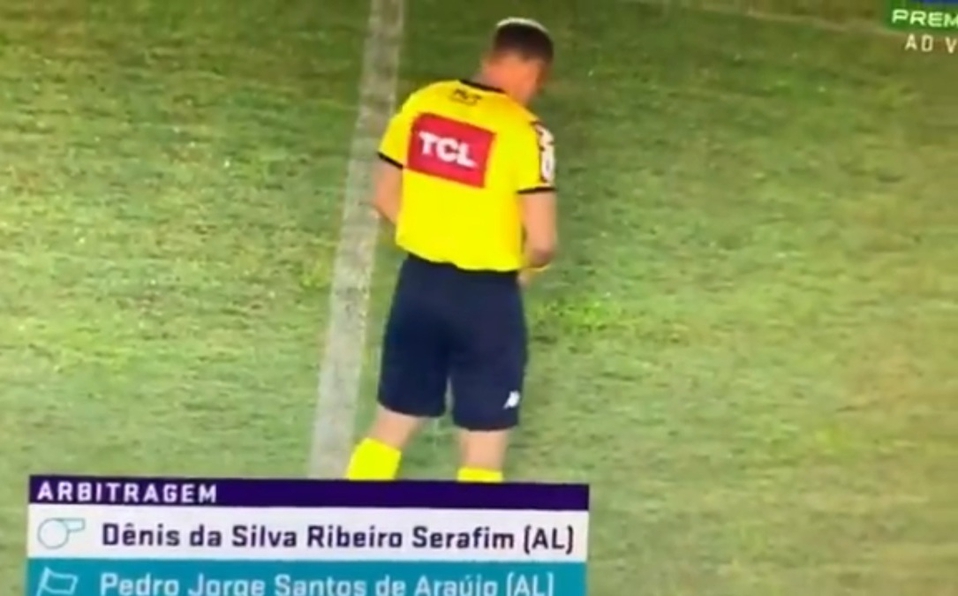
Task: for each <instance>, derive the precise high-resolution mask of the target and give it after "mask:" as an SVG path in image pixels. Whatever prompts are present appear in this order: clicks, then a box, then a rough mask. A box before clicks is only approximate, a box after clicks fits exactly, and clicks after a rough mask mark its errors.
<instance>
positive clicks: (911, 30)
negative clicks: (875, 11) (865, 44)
mask: <svg viewBox="0 0 958 596" xmlns="http://www.w3.org/2000/svg"><path fill="white" fill-rule="evenodd" d="M886 16H887V18H886V22H887V24H888V26H889V27H891V28H892V29H896V30H899V31H903V32H907V33H908V37H907V38H906V40H905V49H906V50H908V51H911V52H923V53H926V54H927V53H930V52H945V53H948V54H958V0H888V11H887V13H886Z"/></svg>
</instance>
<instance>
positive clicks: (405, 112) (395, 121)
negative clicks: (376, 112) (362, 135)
mask: <svg viewBox="0 0 958 596" xmlns="http://www.w3.org/2000/svg"><path fill="white" fill-rule="evenodd" d="M415 99H416V94H413V95H411V96H410V97H409V99H407V100H406V102H405V103H404V104H403V106H402V108H400V110H399V112H397V113H396V114H395V115H394V116H393V117H392V118H391V119H390V120H389V124H388V125H387V126H386V132H385V133H384V134H383V138H382V141H380V143H379V158H380V159H382V160H384V161H387V162H389V163H391V164H393V165H395V166H396V167H400V168H403V167H406V151H407V150H408V149H409V134H410V130H411V128H412V121H413V118H414V114H415V108H414V105H413V104H414V103H415Z"/></svg>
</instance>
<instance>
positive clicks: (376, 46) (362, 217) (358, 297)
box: [309, 0, 405, 478]
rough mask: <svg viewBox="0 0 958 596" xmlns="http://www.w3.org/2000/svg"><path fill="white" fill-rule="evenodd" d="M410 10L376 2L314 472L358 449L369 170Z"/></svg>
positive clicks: (371, 225)
mask: <svg viewBox="0 0 958 596" xmlns="http://www.w3.org/2000/svg"><path fill="white" fill-rule="evenodd" d="M404 12H405V7H404V6H403V0H371V2H370V8H369V25H368V29H367V32H366V43H365V47H364V50H363V67H362V68H363V70H362V75H361V77H360V82H359V115H358V117H357V118H356V128H355V130H354V132H353V140H352V146H351V147H350V155H349V165H348V167H347V172H346V183H345V195H344V205H343V223H342V228H341V230H342V231H341V232H340V238H339V245H338V246H337V248H336V259H335V261H334V265H333V279H332V288H331V289H330V296H329V326H328V328H327V331H326V344H325V346H324V354H323V358H322V361H321V362H320V368H319V386H318V388H317V394H316V412H315V414H314V416H313V434H312V447H311V448H310V458H309V475H310V476H311V477H326V478H336V477H340V476H341V475H342V473H343V472H344V470H345V466H346V462H347V459H348V457H349V452H350V449H351V447H352V442H353V425H354V424H355V419H356V405H357V402H358V398H359V383H360V374H361V372H362V364H363V349H364V346H365V343H366V341H365V340H366V317H367V313H368V309H369V285H370V279H371V277H372V272H373V265H374V262H375V257H376V236H377V234H378V231H379V221H378V219H377V218H376V216H375V215H374V214H373V211H372V209H371V208H370V207H369V205H368V203H367V199H368V197H369V194H370V172H369V170H370V167H371V165H372V163H373V160H374V159H375V156H376V149H377V145H378V143H379V138H380V136H381V135H382V132H383V130H384V129H385V127H386V124H387V122H388V120H389V117H390V116H391V115H392V111H393V106H394V104H395V101H396V80H397V78H398V75H399V55H400V49H401V47H402V36H403V28H404V27H403V25H404V23H403V21H404V16H405V15H404Z"/></svg>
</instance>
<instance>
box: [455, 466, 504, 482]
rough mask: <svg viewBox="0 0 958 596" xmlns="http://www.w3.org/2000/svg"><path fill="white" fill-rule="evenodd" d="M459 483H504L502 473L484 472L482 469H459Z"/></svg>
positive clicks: (457, 479)
mask: <svg viewBox="0 0 958 596" xmlns="http://www.w3.org/2000/svg"><path fill="white" fill-rule="evenodd" d="M456 481H457V482H493V483H499V482H502V472H499V471H498V470H483V469H481V468H459V474H458V475H457V476H456Z"/></svg>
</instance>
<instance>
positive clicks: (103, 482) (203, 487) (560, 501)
mask: <svg viewBox="0 0 958 596" xmlns="http://www.w3.org/2000/svg"><path fill="white" fill-rule="evenodd" d="M30 504H32V505H37V504H79V505H83V504H85V505H123V506H131V505H142V506H158V505H163V506H180V507H367V508H368V507H378V508H420V509H502V510H537V511H588V509H589V487H588V486H586V485H583V484H519V483H506V484H462V483H453V482H431V481H396V482H347V481H344V480H298V479H289V480H286V479H243V478H139V477H104V476H31V477H30Z"/></svg>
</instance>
